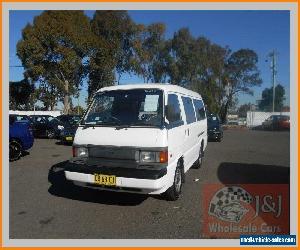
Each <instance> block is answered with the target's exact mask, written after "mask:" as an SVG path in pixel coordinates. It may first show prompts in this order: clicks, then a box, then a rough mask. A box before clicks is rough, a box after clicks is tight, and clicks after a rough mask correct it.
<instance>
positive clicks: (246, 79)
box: [17, 10, 261, 122]
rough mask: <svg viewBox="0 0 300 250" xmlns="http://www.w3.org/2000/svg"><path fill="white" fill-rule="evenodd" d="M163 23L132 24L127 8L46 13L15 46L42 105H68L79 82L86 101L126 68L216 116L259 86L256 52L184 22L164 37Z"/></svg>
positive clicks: (25, 31)
mask: <svg viewBox="0 0 300 250" xmlns="http://www.w3.org/2000/svg"><path fill="white" fill-rule="evenodd" d="M165 30H166V27H165V25H164V24H163V23H153V24H150V25H141V24H136V23H134V22H133V20H132V19H131V18H130V16H129V15H128V13H127V11H109V10H98V11H96V12H95V14H94V16H93V18H92V19H91V20H90V19H89V18H88V17H86V16H85V15H84V12H83V11H45V12H43V13H42V14H41V15H40V16H38V17H36V18H35V19H34V22H33V24H32V25H30V24H28V25H27V26H26V27H25V28H24V29H23V33H22V39H21V40H20V41H19V43H18V45H17V54H18V56H19V57H20V59H21V61H22V64H23V66H24V68H25V78H27V79H29V80H30V81H31V82H34V83H37V86H38V88H37V90H36V92H35V95H33V96H36V97H37V98H38V99H39V100H41V101H42V102H43V104H44V107H45V108H46V109H53V108H54V107H55V105H56V104H57V102H59V101H63V102H64V113H68V112H69V110H70V108H72V107H71V104H72V103H71V101H70V100H71V97H76V96H77V95H78V93H79V91H80V86H81V85H82V82H83V80H85V79H86V80H87V83H88V100H87V101H89V100H90V98H91V97H92V96H93V94H94V93H95V91H97V90H98V89H100V88H102V87H104V86H109V85H112V84H114V83H119V81H120V78H121V77H122V75H123V74H124V73H129V74H136V75H138V76H140V77H141V78H143V79H144V82H170V83H172V84H177V85H181V86H184V87H186V88H189V89H192V90H194V91H197V92H199V93H200V94H201V95H202V97H203V99H204V101H205V103H206V105H207V108H208V109H209V110H210V111H211V112H214V113H219V114H220V117H221V119H222V121H223V122H224V120H225V119H226V114H227V112H228V110H229V109H230V108H232V107H233V106H234V105H236V103H237V102H236V100H237V95H238V93H240V92H243V93H246V94H252V88H253V87H255V86H258V85H260V83H261V79H260V76H259V71H258V69H257V61H258V58H257V55H256V53H255V52H254V51H252V50H249V49H241V50H238V51H235V52H231V51H230V49H229V48H228V47H221V46H219V45H217V44H214V43H212V42H211V41H210V40H208V39H207V38H205V37H194V36H193V35H192V34H191V33H190V31H189V30H188V29H187V28H182V29H180V30H178V31H177V32H175V33H174V35H173V37H172V38H170V39H168V40H166V39H165Z"/></svg>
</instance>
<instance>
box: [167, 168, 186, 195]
mask: <svg viewBox="0 0 300 250" xmlns="http://www.w3.org/2000/svg"><path fill="white" fill-rule="evenodd" d="M182 183H183V170H182V168H181V166H180V164H179V163H178V165H177V167H176V170H175V175H174V182H173V185H172V186H171V187H169V189H168V190H167V191H166V192H165V197H166V199H167V200H169V201H176V200H177V199H178V198H179V195H180V193H181V188H182Z"/></svg>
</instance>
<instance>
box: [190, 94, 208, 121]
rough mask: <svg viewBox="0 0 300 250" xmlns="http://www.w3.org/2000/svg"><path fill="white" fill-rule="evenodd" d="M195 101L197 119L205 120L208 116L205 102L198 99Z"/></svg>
mask: <svg viewBox="0 0 300 250" xmlns="http://www.w3.org/2000/svg"><path fill="white" fill-rule="evenodd" d="M193 102H194V106H195V109H196V116H197V121H201V120H204V119H205V117H206V116H205V109H204V104H203V102H202V101H201V100H197V99H193Z"/></svg>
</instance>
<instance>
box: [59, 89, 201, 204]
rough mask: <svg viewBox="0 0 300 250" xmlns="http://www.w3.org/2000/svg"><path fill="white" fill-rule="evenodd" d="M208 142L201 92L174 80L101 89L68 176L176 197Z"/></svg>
mask: <svg viewBox="0 0 300 250" xmlns="http://www.w3.org/2000/svg"><path fill="white" fill-rule="evenodd" d="M206 145H207V120H206V113H205V106H204V104H203V100H202V98H201V96H200V95H199V94H198V93H196V92H193V91H190V90H187V89H185V88H182V87H179V86H176V85H169V84H141V85H137V84H133V85H119V86H112V87H105V88H102V89H100V90H99V91H98V92H97V93H96V95H95V97H94V101H93V102H92V104H91V105H90V106H89V108H88V111H87V113H86V115H85V116H84V117H83V119H82V121H81V123H80V124H79V127H78V129H77V131H76V134H75V138H74V142H73V158H72V159H71V160H70V161H69V162H68V164H67V165H66V168H65V171H64V172H65V176H66V179H67V181H68V182H69V181H70V182H71V183H73V184H79V185H84V186H87V187H93V188H98V189H106V190H113V191H123V192H134V193H146V194H164V195H165V197H166V198H167V199H169V200H176V199H177V198H178V197H179V195H180V193H181V188H182V184H183V182H184V176H185V173H186V172H187V171H188V170H189V169H190V168H191V167H192V166H194V167H195V168H200V166H201V165H202V160H203V156H204V150H205V148H206Z"/></svg>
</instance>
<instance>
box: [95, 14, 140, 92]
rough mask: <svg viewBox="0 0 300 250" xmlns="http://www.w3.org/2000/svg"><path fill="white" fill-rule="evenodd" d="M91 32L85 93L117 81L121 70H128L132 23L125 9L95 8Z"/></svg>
mask: <svg viewBox="0 0 300 250" xmlns="http://www.w3.org/2000/svg"><path fill="white" fill-rule="evenodd" d="M91 27H92V31H93V33H94V38H95V39H94V43H93V46H94V48H93V53H92V55H91V57H90V65H89V66H90V67H89V70H90V74H89V96H92V95H93V94H94V93H95V91H97V90H98V89H100V88H101V87H104V86H109V85H112V84H113V83H114V82H115V72H116V73H117V83H119V80H120V78H121V76H122V74H124V73H125V72H131V71H132V67H131V65H130V60H131V57H132V55H133V39H134V37H135V24H134V23H133V21H132V20H131V18H130V17H129V15H128V13H127V11H110V10H97V11H96V12H95V14H94V16H93V19H92V20H91Z"/></svg>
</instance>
